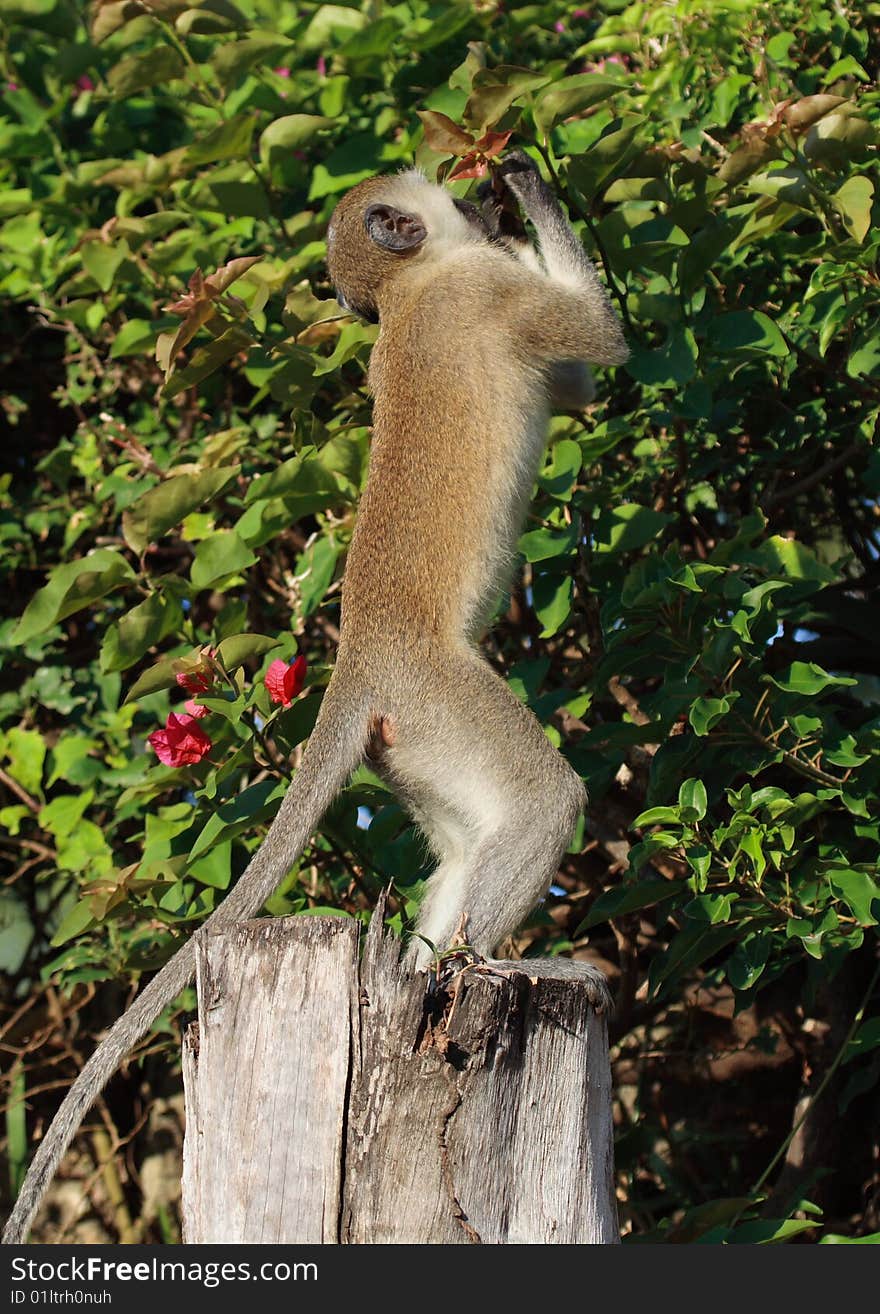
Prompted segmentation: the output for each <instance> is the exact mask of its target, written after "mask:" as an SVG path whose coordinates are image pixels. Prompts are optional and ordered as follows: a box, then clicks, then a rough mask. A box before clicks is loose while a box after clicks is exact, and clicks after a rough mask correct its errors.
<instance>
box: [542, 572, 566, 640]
mask: <svg viewBox="0 0 880 1314" xmlns="http://www.w3.org/2000/svg"><path fill="white" fill-rule="evenodd" d="M573 592H574V581H573V580H572V578H571V576H570V575H558V574H555V573H553V572H550V571H548V572H546V573H543V572H542V573H539V574H536V575H535V576H534V577H533V579H532V600H533V603H534V607H535V615H536V616H537V617H538V620H539V621H540V622H541V626H542V629H541V638H542V639H549V638H551V637H552V636H553V635H554V634H558V633H559V631H560V630H561V629H562V627H563V625H564V624H565V622H566V621H567V620H568V618H569V616H570V615H571V600H572V596H573Z"/></svg>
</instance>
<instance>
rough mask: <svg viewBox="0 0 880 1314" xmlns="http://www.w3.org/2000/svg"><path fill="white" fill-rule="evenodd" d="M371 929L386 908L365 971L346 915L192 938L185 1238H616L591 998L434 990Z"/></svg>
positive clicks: (533, 982)
mask: <svg viewBox="0 0 880 1314" xmlns="http://www.w3.org/2000/svg"><path fill="white" fill-rule="evenodd" d="M383 914H384V899H383V900H382V901H381V903H380V905H379V907H378V908H377V910H376V915H375V916H374V919H373V922H372V925H371V927H370V930H369V932H368V934H367V936H366V941H365V945H364V951H363V956H362V960H361V963H360V965H359V966H358V960H357V934H358V924H357V923H356V922H354V921H351V920H348V919H342V918H332V917H288V918H279V919H276V920H273V921H256V922H249V923H243V924H241V925H240V926H236V927H233V928H231V929H228V930H225V931H222V932H218V933H217V934H215V935H211V936H209V937H207V938H206V939H202V940H201V941H200V944H199V948H198V957H199V978H198V985H199V1004H200V1013H199V1017H200V1023H199V1029H198V1034H195V1029H193V1031H192V1032H191V1034H190V1036H188V1038H187V1042H186V1044H185V1046H184V1067H185V1078H186V1095H187V1134H186V1145H185V1151H184V1192H183V1193H184V1218H185V1223H184V1237H185V1239H186V1240H187V1241H189V1242H209V1241H222V1240H228V1241H252V1242H279V1241H283V1242H288V1243H303V1242H310V1241H317V1242H325V1243H327V1242H331V1243H332V1242H335V1241H341V1242H343V1243H345V1244H371V1243H381V1242H392V1243H403V1242H413V1243H450V1242H452V1243H458V1244H479V1243H485V1244H498V1243H548V1242H549V1243H555V1244H561V1243H584V1242H615V1241H617V1239H618V1230H617V1210H616V1205H615V1199H614V1183H613V1161H612V1126H611V1086H610V1071H609V1064H608V1042H607V1034H606V1027H605V1019H604V1017H603V1016H601V1015H600V1014H597V1013H596V1011H595V1009H594V1008H593V1006H592V1004H591V1003H590V1000H589V991H588V988H587V986H586V985H585V984H584V983H583V982H581V981H579V980H577V979H576V978H575V979H572V978H571V977H570V976H565V977H556V976H554V975H542V976H541V977H538V978H535V979H530V978H529V977H528V976H527V975H526V974H525V973H526V972H527V965H526V964H523V965H522V971H516V972H513V973H510V974H504V975H492V974H484V973H482V972H475V971H473V970H470V969H466V970H465V971H464V972H463V973H462V974H461V975H460V976H459V977H458V978H457V979H456V981H454V982H453V984H452V985H451V986H448V987H446V988H445V989H443V990H440V991H435V992H432V993H428V994H426V981H427V978H426V977H425V976H424V975H421V976H414V975H412V974H411V973H409V972H408V971H407V970H406V969H405V968H403V967H402V966H401V965H400V964H399V962H398V950H399V941H398V940H397V939H396V938H395V937H394V936H393V935H391V934H390V933H388V932H386V931H385V930H384V929H383ZM542 967H543V968H544V971H545V972H546V971H548V965H547V964H542ZM549 970H552V969H549ZM315 983H320V988H319V989H316V988H315Z"/></svg>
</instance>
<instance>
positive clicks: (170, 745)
mask: <svg viewBox="0 0 880 1314" xmlns="http://www.w3.org/2000/svg"><path fill="white" fill-rule="evenodd" d="M206 710H207V709H206V708H204V707H203V708H202V709H201V713H202V714H203V713H204V712H205V711H206ZM147 742H148V743H149V744H150V746H151V748H152V749H153V751H154V752H155V754H156V756H157V757H158V759H159V761H160V762H164V763H165V765H166V766H172V767H178V766H194V765H195V763H196V762H201V760H202V758H203V757H205V756H206V755H207V754H208V753H210V751H211V749H212V747H213V745H212V743H211V740H210V739H209V738H208V736H207V735H206V734H205V732H204V730H203V729H202V728H201V726H200V725H199V723H198V720H197V718H196V717H195V716H187V715H184V716H179V715H178V714H177V712H169V714H168V720H167V721H166V722H165V728H164V730H154V731H153V733H152V734H151V735H147Z"/></svg>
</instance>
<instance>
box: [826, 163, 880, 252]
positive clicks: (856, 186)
mask: <svg viewBox="0 0 880 1314" xmlns="http://www.w3.org/2000/svg"><path fill="white" fill-rule="evenodd" d="M873 200H874V184H873V183H872V182H871V180H870V179H869V178H865V177H863V176H861V175H859V176H857V177H855V178H847V180H846V182H845V183H844V184H843V186H842V187H840V188H838V190H837V191H836V192H835V193H834V196H833V197H832V201H833V203H834V208H835V209H836V210H837V211H838V212H839V213H840V214H841V215H842V216H843V222H844V223H845V224H846V226H847V228H848V229H849V231H850V232H851V233H852V235H853V237H854V238H855V239H856V241H857V242H859V243H861V242H864V240H865V237H866V236H867V233H868V229H869V228H870V227H871V203H872V201H873Z"/></svg>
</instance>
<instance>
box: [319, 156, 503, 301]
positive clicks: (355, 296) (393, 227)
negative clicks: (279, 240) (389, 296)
mask: <svg viewBox="0 0 880 1314" xmlns="http://www.w3.org/2000/svg"><path fill="white" fill-rule="evenodd" d="M486 237H487V230H486V227H485V224H484V223H483V222H482V219H481V218H480V215H479V211H477V210H476V207H474V206H468V205H467V203H465V202H457V201H456V200H455V199H454V198H453V197H452V196H451V195H450V194H449V193H448V192H446V191H444V190H443V188H442V187H438V186H436V185H435V184H433V183H429V182H428V180H427V179H426V178H425V177H424V175H423V174H421V173H419V172H418V171H417V170H410V171H408V172H406V173H402V174H398V175H397V176H395V177H390V178H388V177H378V178H368V179H367V180H366V182H362V183H358V185H357V186H356V187H353V188H352V190H351V191H350V192H348V194H347V195H346V196H344V197H343V198H342V200H341V201H340V202H339V204H338V205H337V207H336V209H335V210H334V211H333V215H332V217H331V219H330V225H329V227H328V229H327V266H328V269H329V270H330V278H331V279H332V281H333V286H334V287H335V289H336V299H337V300H338V301H339V302H340V304H341V305H343V306H345V307H346V308H347V309H348V310H351V311H352V312H353V313H354V314H356V315H360V316H361V317H362V318H363V319H369V320H376V319H378V317H379V300H380V295H381V291H382V289H383V288H384V287H386V286H387V284H388V283H389V281H390V280H393V279H394V277H395V276H396V275H397V274H399V273H400V271H401V269H402V268H403V267H404V266H405V265H406V264H408V263H409V262H411V261H413V260H419V259H421V258H423V257H424V254H425V251H426V249H427V248H428V247H430V248H431V250H432V251H435V252H436V250H437V248H439V247H442V246H443V245H444V244H445V243H447V242H449V241H450V240H451V241H453V242H456V243H460V242H462V241H473V240H485V239H486Z"/></svg>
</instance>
